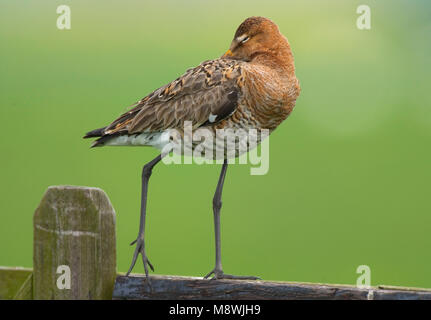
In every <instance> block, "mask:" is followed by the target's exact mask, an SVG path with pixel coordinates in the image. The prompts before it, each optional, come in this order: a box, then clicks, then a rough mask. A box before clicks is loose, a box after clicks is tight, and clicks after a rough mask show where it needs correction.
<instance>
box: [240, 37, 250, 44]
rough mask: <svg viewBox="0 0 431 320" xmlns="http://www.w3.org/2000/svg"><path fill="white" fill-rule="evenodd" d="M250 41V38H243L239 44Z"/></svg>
mask: <svg viewBox="0 0 431 320" xmlns="http://www.w3.org/2000/svg"><path fill="white" fill-rule="evenodd" d="M249 39H250V37H248V36H247V37H245V38H244V39H242V40H241V43H246V42H247V41H248V40H249Z"/></svg>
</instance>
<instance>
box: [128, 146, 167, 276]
mask: <svg viewBox="0 0 431 320" xmlns="http://www.w3.org/2000/svg"><path fill="white" fill-rule="evenodd" d="M165 155H166V154H164V155H162V154H160V155H158V156H157V157H156V158H154V159H153V160H151V161H150V162H148V163H147V164H146V165H145V166H144V168H143V169H142V194H141V219H140V222H139V233H138V237H137V238H136V240H135V241H133V242H132V243H131V244H130V245H133V244H135V243H136V248H135V253H134V254H133V260H132V264H131V265H130V268H129V271H127V274H126V275H127V276H128V275H129V274H130V272H131V271H132V269H133V267H134V266H135V263H136V260H137V258H138V256H139V253H140V254H141V255H142V262H143V263H144V269H145V275H146V277H147V280H148V282H149V278H148V267H150V268H151V270H152V271H154V268H153V266H152V264H151V263H150V261H149V260H148V258H147V255H146V253H145V241H144V238H145V216H146V213H147V194H148V181H149V180H150V176H151V173H152V171H153V168H154V166H155V165H156V164H157V163H159V162H160V160H162V158H163V157H164V156H165Z"/></svg>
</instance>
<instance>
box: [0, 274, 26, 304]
mask: <svg viewBox="0 0 431 320" xmlns="http://www.w3.org/2000/svg"><path fill="white" fill-rule="evenodd" d="M31 272H32V270H31V269H26V268H19V267H0V300H8V299H12V298H13V297H14V296H15V294H16V292H17V291H18V290H19V288H20V287H21V286H22V285H23V283H24V282H25V281H26V279H27V278H28V276H29V275H31Z"/></svg>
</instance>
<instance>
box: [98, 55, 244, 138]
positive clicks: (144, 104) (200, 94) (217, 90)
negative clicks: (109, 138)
mask: <svg viewBox="0 0 431 320" xmlns="http://www.w3.org/2000/svg"><path fill="white" fill-rule="evenodd" d="M242 81H243V79H242V77H241V62H238V61H234V60H226V59H217V60H210V61H205V62H203V63H202V64H200V65H199V66H197V67H195V68H193V69H189V70H187V71H186V73H185V74H184V75H182V76H181V77H179V78H178V79H176V80H174V81H172V82H171V83H169V84H167V85H165V86H163V87H161V88H159V89H157V90H155V91H154V92H152V93H151V94H150V95H148V96H146V97H145V98H143V99H142V100H140V101H139V102H137V103H136V105H135V106H133V108H132V109H131V110H129V111H128V112H126V113H124V114H123V115H121V116H120V117H119V118H118V119H117V120H115V121H114V122H113V123H112V124H111V125H109V126H108V127H107V128H106V129H105V131H104V134H105V135H110V134H114V133H120V134H121V133H128V134H133V133H139V132H156V131H163V130H166V129H169V128H183V124H184V122H185V121H191V122H192V125H193V127H194V128H196V127H199V126H202V125H206V124H210V123H216V122H219V121H221V120H222V119H224V118H226V117H228V116H229V115H231V114H232V113H233V112H234V111H235V110H236V107H237V105H238V100H239V98H240V95H241V89H240V88H241V86H242Z"/></svg>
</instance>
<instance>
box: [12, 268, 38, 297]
mask: <svg viewBox="0 0 431 320" xmlns="http://www.w3.org/2000/svg"><path fill="white" fill-rule="evenodd" d="M13 300H33V274H30V275H29V276H28V277H27V279H26V280H25V281H24V283H23V284H22V286H21V288H19V289H18V292H17V293H16V294H15V296H14V297H13Z"/></svg>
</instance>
